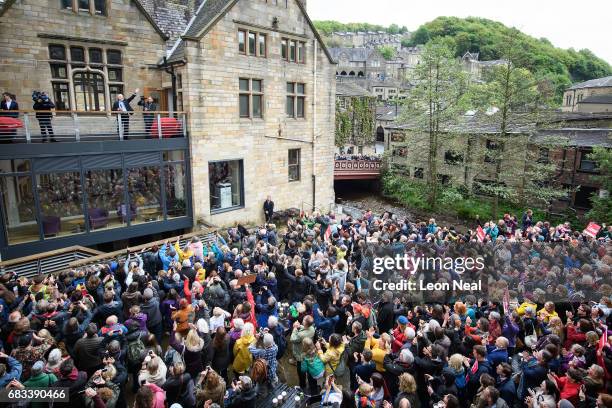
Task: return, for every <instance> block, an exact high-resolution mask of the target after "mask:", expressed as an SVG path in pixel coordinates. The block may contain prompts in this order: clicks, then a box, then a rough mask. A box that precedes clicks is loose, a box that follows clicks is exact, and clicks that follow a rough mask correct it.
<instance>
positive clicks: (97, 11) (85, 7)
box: [61, 0, 107, 16]
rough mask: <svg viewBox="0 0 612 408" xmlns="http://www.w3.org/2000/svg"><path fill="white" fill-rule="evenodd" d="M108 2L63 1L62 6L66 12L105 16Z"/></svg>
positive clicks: (99, 0) (92, 0)
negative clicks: (74, 11)
mask: <svg viewBox="0 0 612 408" xmlns="http://www.w3.org/2000/svg"><path fill="white" fill-rule="evenodd" d="M106 2H107V0H61V6H62V8H63V9H66V10H77V11H78V12H79V13H90V14H94V15H97V16H105V15H107V14H106Z"/></svg>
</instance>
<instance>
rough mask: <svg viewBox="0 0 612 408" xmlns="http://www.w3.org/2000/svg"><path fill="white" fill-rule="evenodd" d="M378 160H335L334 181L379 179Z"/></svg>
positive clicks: (379, 168)
mask: <svg viewBox="0 0 612 408" xmlns="http://www.w3.org/2000/svg"><path fill="white" fill-rule="evenodd" d="M381 167H382V162H381V161H380V160H376V161H374V160H335V161H334V180H368V179H377V178H379V177H380V170H381Z"/></svg>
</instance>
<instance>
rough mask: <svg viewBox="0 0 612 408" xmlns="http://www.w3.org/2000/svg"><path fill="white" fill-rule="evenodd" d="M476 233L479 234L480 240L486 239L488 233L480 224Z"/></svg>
mask: <svg viewBox="0 0 612 408" xmlns="http://www.w3.org/2000/svg"><path fill="white" fill-rule="evenodd" d="M476 235H477V236H478V240H479V241H480V242H482V241H484V239H485V236H486V234H485V232H484V230H483V229H482V227H481V226H480V225H479V226H478V229H477V230H476Z"/></svg>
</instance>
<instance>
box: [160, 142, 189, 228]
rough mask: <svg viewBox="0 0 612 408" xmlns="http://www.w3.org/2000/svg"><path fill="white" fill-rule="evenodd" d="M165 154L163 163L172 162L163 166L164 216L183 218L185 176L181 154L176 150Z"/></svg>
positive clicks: (184, 214)
mask: <svg viewBox="0 0 612 408" xmlns="http://www.w3.org/2000/svg"><path fill="white" fill-rule="evenodd" d="M167 153H168V154H167V156H165V157H164V161H167V160H173V161H172V162H171V163H165V165H164V183H165V194H166V214H167V217H168V218H176V217H184V216H186V215H187V194H186V192H187V185H186V183H187V176H186V170H185V163H184V162H183V160H184V156H183V152H182V151H180V150H177V151H171V152H167ZM174 160H178V161H174Z"/></svg>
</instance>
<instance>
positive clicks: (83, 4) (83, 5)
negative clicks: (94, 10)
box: [79, 0, 89, 11]
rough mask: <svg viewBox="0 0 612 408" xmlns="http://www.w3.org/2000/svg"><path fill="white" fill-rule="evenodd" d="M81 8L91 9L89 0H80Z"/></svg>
mask: <svg viewBox="0 0 612 408" xmlns="http://www.w3.org/2000/svg"><path fill="white" fill-rule="evenodd" d="M79 10H86V11H89V0H79Z"/></svg>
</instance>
